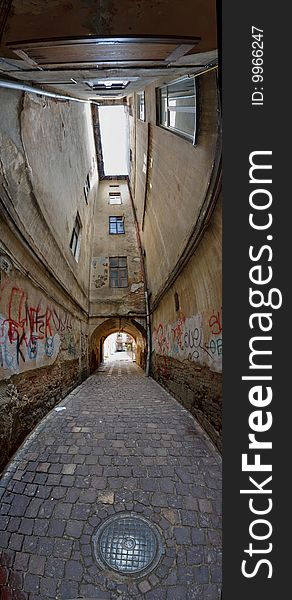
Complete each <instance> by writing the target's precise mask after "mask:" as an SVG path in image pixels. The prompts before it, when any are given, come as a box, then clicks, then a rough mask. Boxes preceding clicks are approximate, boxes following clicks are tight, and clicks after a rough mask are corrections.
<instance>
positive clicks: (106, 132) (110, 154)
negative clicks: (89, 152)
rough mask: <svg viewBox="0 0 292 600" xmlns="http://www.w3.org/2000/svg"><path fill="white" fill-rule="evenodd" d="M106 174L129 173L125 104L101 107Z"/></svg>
mask: <svg viewBox="0 0 292 600" xmlns="http://www.w3.org/2000/svg"><path fill="white" fill-rule="evenodd" d="M99 120H100V133H101V143H102V153H103V163H104V173H105V175H127V174H128V139H127V134H128V127H127V120H126V114H125V111H124V107H123V106H100V107H99Z"/></svg>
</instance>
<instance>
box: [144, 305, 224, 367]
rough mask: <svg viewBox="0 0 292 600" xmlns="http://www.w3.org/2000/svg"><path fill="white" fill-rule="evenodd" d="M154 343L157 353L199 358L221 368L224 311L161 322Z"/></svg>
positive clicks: (196, 359) (200, 361)
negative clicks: (165, 322)
mask: <svg viewBox="0 0 292 600" xmlns="http://www.w3.org/2000/svg"><path fill="white" fill-rule="evenodd" d="M153 346H154V350H155V352H156V353H157V354H160V355H161V356H171V357H173V358H178V359H179V360H185V359H187V360H191V361H197V362H199V363H201V364H205V365H208V366H209V367H211V368H213V369H214V370H218V371H220V370H221V368H222V317H221V310H218V311H213V312H212V313H211V314H210V315H208V316H207V319H206V317H205V319H203V316H202V315H201V314H197V315H193V316H192V317H188V318H187V317H185V316H184V315H180V317H179V319H178V320H177V321H175V323H168V324H166V325H164V324H162V323H160V324H159V325H158V327H157V328H154V331H153Z"/></svg>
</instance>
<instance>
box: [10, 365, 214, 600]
mask: <svg viewBox="0 0 292 600" xmlns="http://www.w3.org/2000/svg"><path fill="white" fill-rule="evenodd" d="M0 486H1V487H0V496H1V495H2V498H1V516H0V532H1V533H0V537H1V541H0V548H1V551H2V554H1V566H0V589H1V595H0V598H1V600H50V599H52V598H55V599H60V600H69V599H71V600H76V599H77V598H84V599H86V600H93V599H104V600H106V599H108V598H109V599H115V600H117V599H120V600H128V599H131V598H138V599H139V598H141V599H145V600H152V599H155V600H160V599H161V600H162V599H166V600H182V599H193V600H219V599H220V590H221V585H220V583H221V516H220V515H221V502H220V500H221V460H220V456H219V454H218V453H217V451H216V450H215V449H214V448H213V446H212V445H211V443H210V442H209V440H208V438H207V436H206V435H205V434H204V433H203V431H202V429H201V428H200V427H199V425H198V424H197V423H196V421H195V420H194V419H193V417H192V416H191V415H190V414H189V413H188V412H187V411H186V410H185V409H183V408H182V407H181V406H180V405H179V404H178V403H177V402H176V400H174V399H173V398H172V397H171V396H170V395H169V394H168V393H167V392H166V391H165V390H164V389H163V388H162V387H160V386H159V385H158V384H157V383H156V382H155V381H154V380H153V379H151V378H147V377H145V375H144V372H143V371H142V370H141V369H140V368H139V367H138V366H137V365H136V364H135V363H132V362H130V361H127V360H122V357H121V359H117V357H116V359H115V360H108V361H107V362H106V363H105V364H104V365H103V366H102V367H101V368H100V370H99V371H98V372H97V373H96V374H94V375H92V376H91V377H89V378H88V379H87V380H86V381H85V382H84V383H83V384H81V385H80V386H79V387H78V388H76V389H75V390H73V392H72V393H71V394H70V395H69V396H67V397H66V399H65V400H63V401H62V402H61V403H60V404H59V405H58V406H56V407H55V408H54V409H53V410H52V411H51V412H50V413H49V415H48V416H47V417H46V418H45V419H44V420H43V421H42V422H41V423H40V424H39V425H38V427H37V428H36V429H35V430H34V432H33V433H32V434H31V435H30V436H29V437H28V438H27V440H26V441H25V443H24V444H23V446H22V447H21V448H20V450H19V451H18V452H17V453H16V455H15V456H14V458H13V460H12V461H11V462H10V464H9V465H8V468H7V469H6V471H5V472H4V474H3V477H2V480H1V483H0ZM125 514H126V517H127V516H133V517H135V516H138V517H140V516H141V517H143V518H144V520H143V521H142V522H143V523H147V522H148V523H149V524H150V528H151V531H152V532H157V533H158V539H159V552H158V555H157V559H156V561H154V562H153V564H152V566H153V567H154V568H153V569H152V570H151V568H152V567H151V565H150V567H149V568H148V569H147V570H144V571H141V573H140V576H139V573H133V574H132V575H131V574H129V573H128V572H126V573H125V574H119V572H118V571H116V570H113V569H111V568H110V567H109V566H108V564H106V563H105V562H104V561H103V560H102V559H100V558H98V559H97V558H96V555H95V550H96V548H97V545H96V544H95V543H94V540H95V539H96V538H95V536H96V533H97V530H98V527H99V526H100V525H101V524H102V523H106V520H107V519H109V517H111V516H114V515H120V516H125ZM124 521H125V522H126V521H127V519H124ZM126 542H127V543H128V547H130V546H131V543H132V539H130V538H129V539H128V540H126ZM134 543H135V542H134ZM129 544H130V546H129Z"/></svg>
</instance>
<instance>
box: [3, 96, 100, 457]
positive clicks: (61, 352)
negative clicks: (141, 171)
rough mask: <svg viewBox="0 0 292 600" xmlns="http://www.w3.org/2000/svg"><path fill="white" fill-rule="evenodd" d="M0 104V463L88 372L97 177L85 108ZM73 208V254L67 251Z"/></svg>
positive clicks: (20, 101) (14, 99)
mask: <svg viewBox="0 0 292 600" xmlns="http://www.w3.org/2000/svg"><path fill="white" fill-rule="evenodd" d="M0 102H1V110H0V112H1V122H0V138H1V139H0V143H1V171H0V174H1V220H0V233H1V235H0V274H1V279H0V380H1V384H0V423H1V426H0V454H1V457H2V461H3V462H5V461H6V460H7V458H8V457H9V456H10V455H11V453H12V452H13V451H14V450H15V449H16V447H17V446H18V445H19V443H20V442H21V441H22V440H23V438H24V436H25V435H26V434H27V433H28V432H29V431H30V430H31V429H32V428H33V426H34V425H35V424H36V423H37V422H38V421H39V419H40V418H41V417H42V416H44V415H45V414H46V412H47V411H48V410H49V409H50V408H51V407H52V406H53V405H54V404H55V403H56V402H58V401H59V400H60V399H61V398H62V397H64V396H65V395H66V394H67V393H68V392H69V391H70V390H71V389H72V388H73V387H74V386H76V385H78V383H80V381H81V380H82V379H84V378H85V377H86V376H87V374H88V367H89V361H88V342H87V339H88V285H89V266H90V255H91V231H92V228H91V223H92V214H93V204H94V197H95V193H96V190H97V183H98V175H97V169H96V158H95V149H94V141H93V134H92V128H91V127H90V118H91V112H90V110H89V109H88V111H87V110H86V108H85V107H84V106H83V105H76V104H75V105H74V106H72V105H71V104H70V103H67V102H66V103H64V104H60V103H58V104H57V103H56V102H55V101H54V100H52V101H51V100H49V101H48V100H47V99H43V98H36V97H30V96H25V95H23V94H21V93H18V92H12V91H11V92H10V91H6V90H4V91H2V92H1V95H0ZM81 132H82V133H83V135H81ZM88 175H89V178H90V189H89V190H88V194H87V199H86V198H85V195H84V184H85V182H86V180H87V176H88ZM77 212H78V214H79V217H80V222H81V224H82V227H81V239H80V253H79V259H78V261H77V260H76V259H75V257H74V256H73V253H72V251H71V249H70V241H71V236H72V231H73V227H74V223H75V219H76V215H77ZM1 464H2V463H1Z"/></svg>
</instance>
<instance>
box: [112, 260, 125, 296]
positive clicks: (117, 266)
mask: <svg viewBox="0 0 292 600" xmlns="http://www.w3.org/2000/svg"><path fill="white" fill-rule="evenodd" d="M109 284H110V287H113V288H124V287H128V269H127V257H126V256H112V257H110V259H109Z"/></svg>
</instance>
